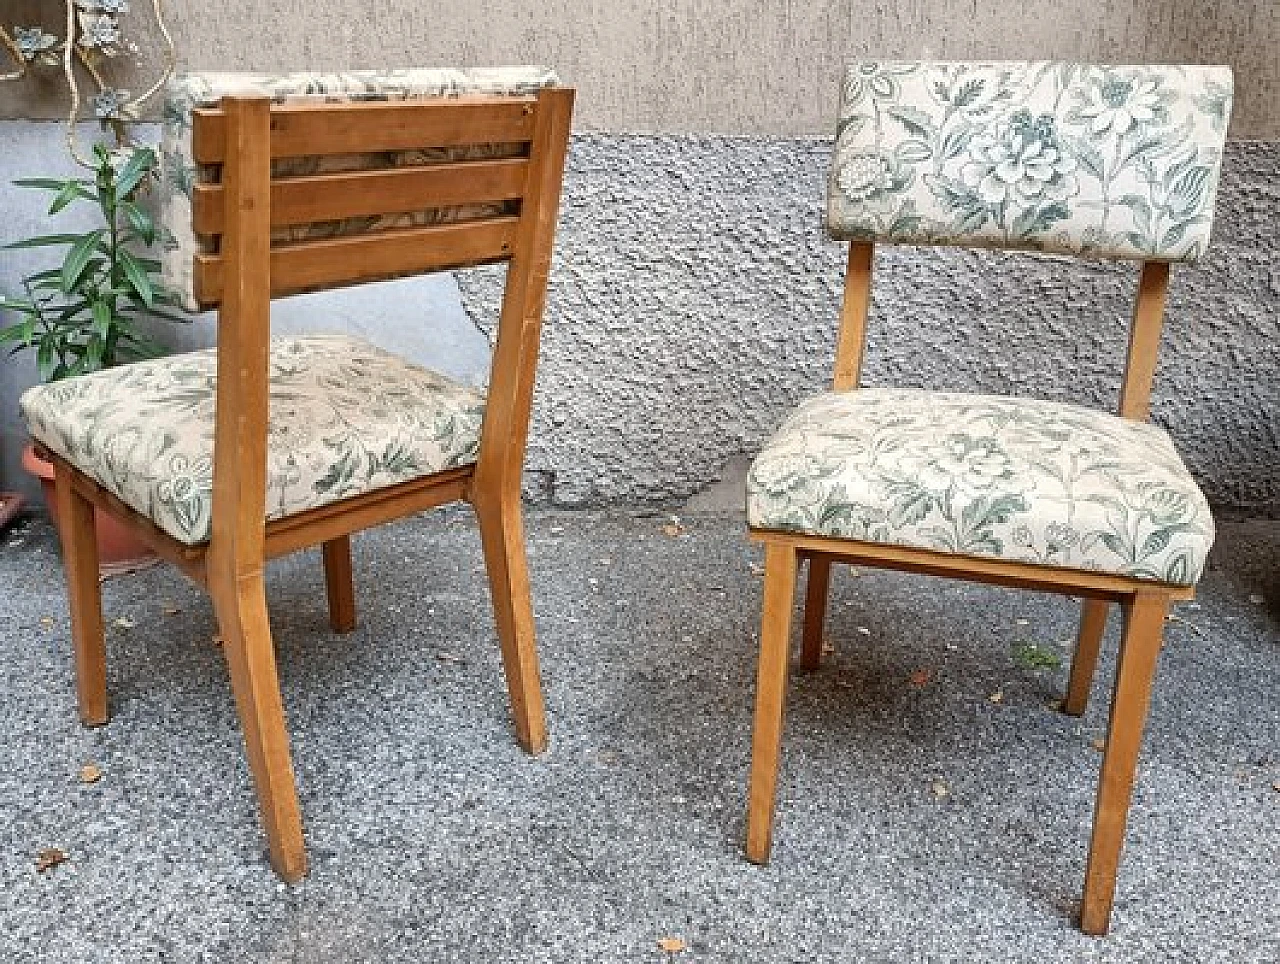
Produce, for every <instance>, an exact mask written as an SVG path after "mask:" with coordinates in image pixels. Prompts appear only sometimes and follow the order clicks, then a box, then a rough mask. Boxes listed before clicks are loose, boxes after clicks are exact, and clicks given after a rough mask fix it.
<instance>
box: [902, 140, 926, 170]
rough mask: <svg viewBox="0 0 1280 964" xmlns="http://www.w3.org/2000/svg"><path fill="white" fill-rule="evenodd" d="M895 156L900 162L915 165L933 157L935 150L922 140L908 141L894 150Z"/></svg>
mask: <svg viewBox="0 0 1280 964" xmlns="http://www.w3.org/2000/svg"><path fill="white" fill-rule="evenodd" d="M893 156H894V157H896V158H897V159H898V160H900V161H906V162H907V163H911V164H915V163H919V162H920V161H927V160H928V159H929V158H931V157H933V148H932V147H930V146H929V145H928V144H926V143H925V142H924V141H922V140H916V139H908V140H905V141H900V142H899V143H898V146H897V147H895V148H894V149H893Z"/></svg>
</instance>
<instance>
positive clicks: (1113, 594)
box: [750, 529, 1195, 601]
mask: <svg viewBox="0 0 1280 964" xmlns="http://www.w3.org/2000/svg"><path fill="white" fill-rule="evenodd" d="M750 536H751V538H752V539H755V540H758V541H761V542H764V543H771V542H783V543H786V544H788V545H793V546H795V547H796V548H798V549H800V550H801V551H803V552H820V553H824V554H826V555H828V556H830V557H831V561H832V562H843V563H848V564H849V565H865V566H871V567H873V568H879V569H899V570H902V571H903V572H918V573H923V574H924V575H929V576H949V577H951V578H955V579H966V580H968V581H970V582H986V583H991V584H993V585H997V586H1009V587H1011V588H1013V589H1034V590H1036V591H1038V592H1054V593H1062V594H1064V595H1069V596H1084V597H1089V598H1095V599H1110V600H1115V601H1119V600H1122V599H1127V598H1128V597H1129V596H1131V595H1133V593H1134V592H1135V591H1137V590H1138V589H1140V588H1143V587H1147V588H1152V587H1154V588H1156V589H1159V590H1160V591H1161V592H1163V593H1165V594H1166V595H1168V596H1169V598H1170V599H1179V600H1181V599H1191V598H1192V597H1193V596H1194V595H1195V590H1194V588H1193V587H1191V586H1174V585H1171V584H1167V583H1159V582H1148V581H1146V580H1140V579H1129V578H1127V577H1125V576H1113V575H1109V574H1107V573H1101V572H1093V571H1091V570H1087V569H1064V568H1061V567H1059V566H1039V565H1036V564H1035V563H1030V562H1013V561H1010V560H1007V559H987V558H983V557H981V556H964V555H959V554H956V553H950V552H938V551H935V550H933V549H916V548H913V547H911V546H891V545H886V544H882V543H879V542H858V541H857V540H854V539H830V538H825V537H823V536H806V535H801V534H800V533H796V532H783V531H780V530H771V529H751V530H750Z"/></svg>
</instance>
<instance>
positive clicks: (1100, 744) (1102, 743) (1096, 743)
mask: <svg viewBox="0 0 1280 964" xmlns="http://www.w3.org/2000/svg"><path fill="white" fill-rule="evenodd" d="M1089 745H1090V746H1091V747H1093V748H1094V749H1095V750H1097V751H1098V752H1099V753H1101V752H1102V751H1104V750H1105V749H1106V748H1107V741H1106V740H1104V739H1103V738H1102V737H1098V738H1097V739H1095V740H1092V741H1090V743H1089Z"/></svg>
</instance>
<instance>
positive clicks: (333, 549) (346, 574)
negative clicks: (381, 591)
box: [321, 536, 356, 633]
mask: <svg viewBox="0 0 1280 964" xmlns="http://www.w3.org/2000/svg"><path fill="white" fill-rule="evenodd" d="M321 552H322V553H323V555H324V587H325V594H326V595H327V596H328V600H329V625H330V627H332V629H333V631H334V632H335V633H349V632H351V631H352V630H354V629H355V628H356V589H355V582H354V580H353V579H352V577H351V537H350V536H338V537H337V538H336V539H330V540H329V541H328V542H326V543H325V544H324V545H323V546H322V547H321Z"/></svg>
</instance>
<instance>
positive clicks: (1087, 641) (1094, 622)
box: [1062, 599, 1111, 716]
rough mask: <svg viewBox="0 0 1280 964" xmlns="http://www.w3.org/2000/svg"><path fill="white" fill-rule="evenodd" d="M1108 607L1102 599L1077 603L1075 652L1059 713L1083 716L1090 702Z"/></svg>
mask: <svg viewBox="0 0 1280 964" xmlns="http://www.w3.org/2000/svg"><path fill="white" fill-rule="evenodd" d="M1110 610H1111V606H1110V604H1109V603H1108V602H1107V601H1106V600H1105V599H1086V600H1084V602H1083V603H1082V604H1081V606H1080V631H1079V633H1078V634H1077V635H1076V651H1075V655H1073V656H1072V657H1071V677H1070V681H1069V682H1068V683H1067V695H1066V696H1065V697H1064V698H1063V700H1062V712H1064V713H1067V714H1069V715H1071V716H1083V715H1084V711H1085V708H1086V707H1087V706H1088V705H1089V690H1090V689H1092V687H1093V673H1094V670H1095V669H1096V668H1097V665H1098V653H1099V651H1100V650H1101V649H1102V634H1103V633H1104V632H1106V629H1107V613H1108V612H1110Z"/></svg>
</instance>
